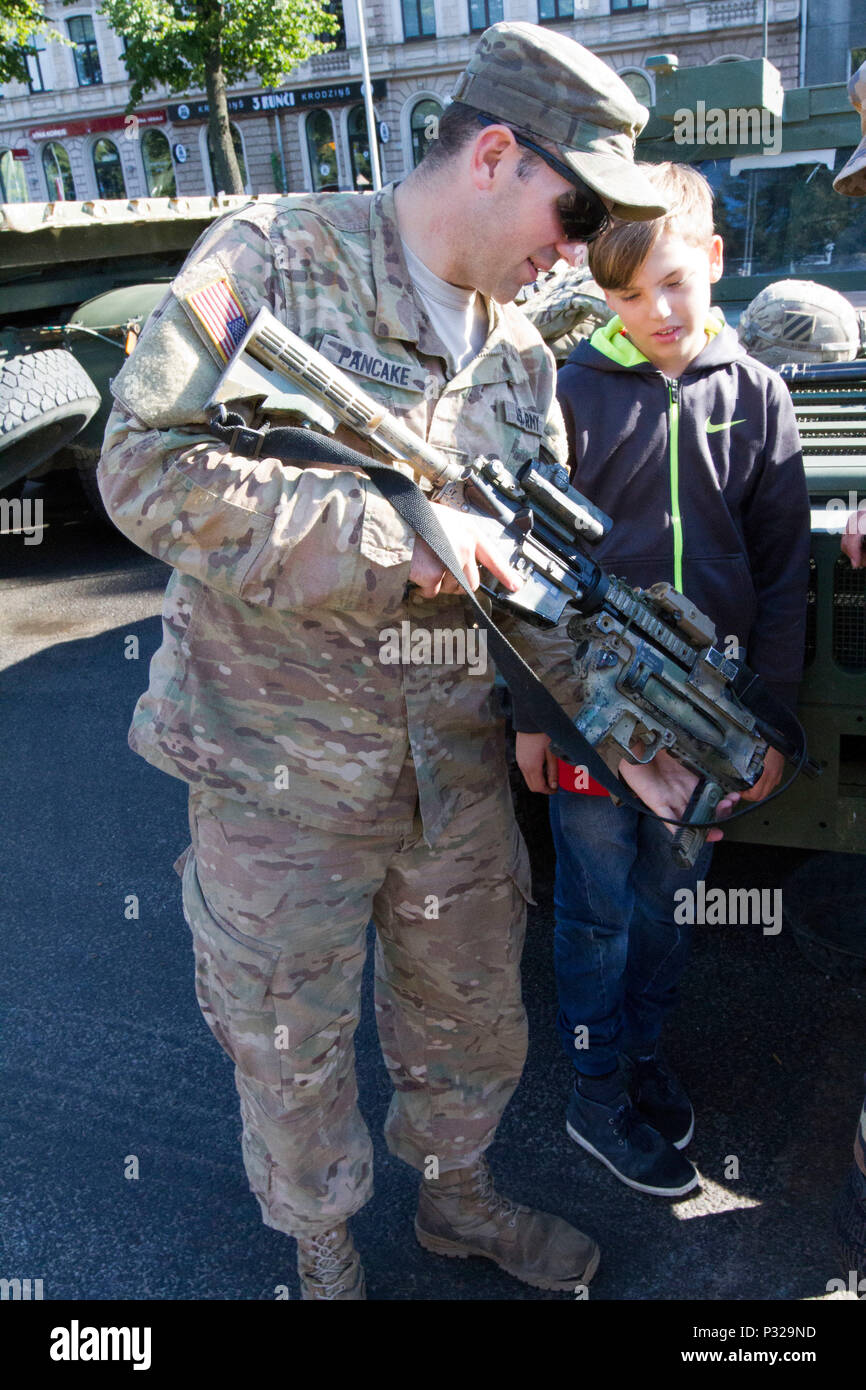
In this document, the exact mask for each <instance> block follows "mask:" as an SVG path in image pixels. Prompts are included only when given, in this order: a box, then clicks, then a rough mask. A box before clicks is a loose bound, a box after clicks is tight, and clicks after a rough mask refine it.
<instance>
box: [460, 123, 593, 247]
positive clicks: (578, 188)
mask: <svg viewBox="0 0 866 1390" xmlns="http://www.w3.org/2000/svg"><path fill="white" fill-rule="evenodd" d="M478 122H479V124H480V125H483V126H488V125H504V124H507V122H503V121H501V120H498V119H497V118H496V117H495V116H479V117H478ZM508 128H509V130H511V134H512V135H513V136H514V138H515V140H516V141H517V143H518V145H522V146H523V147H524V148H525V149H527V150H532V153H533V154H537V155H538V157H539V159H543V160H544V162H545V164H547V165H548V166H549V167H550V168H551V169H553V171H554V172H555V173H557V174H559V175H560V176H561V177H562V178H564V179H568V181H569V183H572V184H574V192H573V193H566V194H565V195H564V196H563V197H562V198H561V199H560V200H559V217H560V221H561V222H562V230H563V232H564V234H565V240H566V241H583V242H590V241H594V240H595V238H596V237H597V236H600V235H601V233H602V232H603V231H605V230H606V229H607V228H608V227H609V226H610V213H609V212H608V210H607V208H606V207H605V205H604V203H603V202H602V200H601V198H599V196H598V194H597V193H595V192H594V191H593V189H591V188H590V187H589V186H588V184H585V183H584V182H583V179H580V178H578V176H577V175H576V174H575V172H574V170H573V169H570V168H569V167H568V165H567V164H564V163H563V162H562V160H561V159H557V158H556V155H553V154H550V152H549V151H548V150H545V149H543V148H542V146H541V145H537V144H536V143H535V141H534V140H529V139H528V138H527V137H526V136H525V135H521V134H519V133H518V131H516V130H513V129H512V128H511V127H510V126H509V127H508Z"/></svg>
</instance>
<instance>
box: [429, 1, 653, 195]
mask: <svg viewBox="0 0 866 1390" xmlns="http://www.w3.org/2000/svg"><path fill="white" fill-rule="evenodd" d="M452 96H453V99H454V101H462V102H465V103H466V105H468V106H474V107H476V108H477V109H478V110H479V111H483V112H485V113H486V114H487V115H489V116H497V117H498V118H499V119H500V120H502V121H503V122H505V123H506V124H507V125H513V126H518V127H519V128H520V129H521V130H525V131H526V132H527V134H530V135H535V136H540V137H541V138H542V139H543V140H548V141H550V142H551V143H552V144H554V145H555V146H556V147H557V150H558V151H559V154H560V157H561V159H562V160H563V162H564V163H565V164H567V165H568V167H569V169H571V170H573V172H574V173H575V174H576V175H577V176H578V178H580V179H582V180H583V181H584V183H587V184H588V185H589V187H590V188H592V189H594V190H595V192H596V193H599V194H601V196H602V197H603V198H607V199H609V200H610V202H611V203H612V205H613V207H612V211H613V213H614V214H615V216H617V217H621V218H623V219H624V220H625V221H627V222H641V221H645V220H646V219H648V218H651V217H662V216H663V215H664V213H666V212H667V210H668V207H667V203H666V202H665V201H664V199H663V198H662V197H661V195H660V193H659V191H658V189H657V188H654V187H653V185H652V184H651V183H650V182H649V180H648V179H647V178H646V177H645V176H644V175H643V174H642V173H640V171H639V170H638V169H636V168H635V166H634V145H635V140H636V139H637V136H638V135H639V134H640V132H641V131H642V130H643V128H644V126H645V125H646V122H647V116H648V112H647V109H646V107H645V106H641V104H640V102H638V101H636V100H635V98H634V96H633V95H632V93H631V92H630V91H629V89H628V87H627V86H626V85H625V83H624V82H623V81H622V79H621V78H619V77H617V75H616V73H615V72H614V71H613V69H612V68H609V67H608V66H607V64H606V63H603V62H602V61H601V59H600V58H597V57H596V56H595V54H594V53H590V52H589V50H588V49H586V48H582V47H581V45H580V44H579V43H575V41H574V39H569V38H566V36H565V35H564V34H557V33H554V32H553V31H552V30H550V29H543V28H542V27H541V26H540V25H539V24H525V23H522V22H521V23H511V22H505V23H503V24H493V25H491V27H490V28H489V29H485V31H484V33H483V34H482V35H481V38H480V39H479V41H478V46H477V48H476V49H475V52H474V53H473V55H472V57H471V58H470V60H469V64H468V66H467V67H466V69H465V70H464V71H463V72H462V73H461V75H460V77H459V78H458V81H457V86H456V87H455V89H454V91H453V93H452Z"/></svg>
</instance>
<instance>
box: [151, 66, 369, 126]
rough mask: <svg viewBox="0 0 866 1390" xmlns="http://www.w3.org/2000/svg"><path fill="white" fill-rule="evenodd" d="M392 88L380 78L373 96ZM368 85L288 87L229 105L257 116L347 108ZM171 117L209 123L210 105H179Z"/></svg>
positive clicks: (237, 113) (234, 110)
mask: <svg viewBox="0 0 866 1390" xmlns="http://www.w3.org/2000/svg"><path fill="white" fill-rule="evenodd" d="M387 90H388V87H387V83H386V82H385V79H384V77H377V78H376V79H375V81H374V83H373V97H374V99H375V100H379V99H380V98H381V97H383V96H385V95H386V93H387ZM363 96H364V84H363V83H362V82H323V83H320V84H318V85H316V86H311V87H296V88H294V89H293V90H289V89H288V88H286V89H284V90H282V91H277V92H255V93H254V94H253V95H252V96H243V97H229V98H228V100H227V103H226V104H227V106H228V109H229V115H230V116H255V115H257V114H258V113H259V112H262V111H285V110H291V109H292V108H293V107H294V108H295V109H297V108H299V107H303V106H345V105H347V104H348V103H349V102H353V101H362V100H363ZM168 114H169V116H170V117H171V119H172V120H173V121H177V122H179V123H181V124H182V123H183V122H184V121H206V120H207V118H208V116H209V115H210V104H209V102H206V101H184V102H181V103H180V104H179V105H178V106H170V107H169V108H168Z"/></svg>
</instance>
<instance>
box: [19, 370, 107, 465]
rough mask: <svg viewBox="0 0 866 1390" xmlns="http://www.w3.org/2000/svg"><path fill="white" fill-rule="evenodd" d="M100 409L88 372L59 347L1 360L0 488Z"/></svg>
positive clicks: (51, 451)
mask: <svg viewBox="0 0 866 1390" xmlns="http://www.w3.org/2000/svg"><path fill="white" fill-rule="evenodd" d="M99 405H100V397H99V392H98V391H97V389H96V387H95V386H94V384H93V382H92V381H91V380H90V377H89V376H88V375H87V372H86V371H85V370H84V368H83V367H82V366H81V365H80V363H79V362H77V361H76V359H75V358H74V357H73V356H72V353H71V352H66V351H64V349H63V348H48V349H46V350H45V351H44V352H25V353H22V355H21V356H20V357H9V358H7V359H6V360H5V361H3V360H0V487H8V486H9V484H10V483H14V482H16V481H17V479H19V478H25V477H26V476H27V474H28V473H30V472H32V470H33V469H34V468H36V467H37V465H38V464H40V463H43V462H44V461H45V459H47V458H50V457H51V455H52V454H54V453H56V452H57V450H58V449H61V448H63V446H64V445H65V444H68V443H69V441H70V440H71V439H74V438H75V436H76V435H77V434H78V432H79V431H80V430H82V429H83V428H84V426H85V425H86V424H87V422H88V420H90V419H92V417H93V416H94V415H95V414H96V412H97V410H98V409H99Z"/></svg>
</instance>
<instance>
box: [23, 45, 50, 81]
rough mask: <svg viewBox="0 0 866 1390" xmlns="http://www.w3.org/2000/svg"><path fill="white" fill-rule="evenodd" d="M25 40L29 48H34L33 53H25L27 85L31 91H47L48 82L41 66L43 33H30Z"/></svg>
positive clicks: (43, 49)
mask: <svg viewBox="0 0 866 1390" xmlns="http://www.w3.org/2000/svg"><path fill="white" fill-rule="evenodd" d="M27 42H28V44H29V46H30V47H31V48H35V49H36V52H35V53H28V55H27V73H28V86H29V87H30V91H31V92H47V91H48V83H47V82H46V81H45V71H44V69H43V67H42V63H43V58H42V54H43V53H44V52H45V37H44V35H43V34H31V35H30V37H29V39H28V40H27Z"/></svg>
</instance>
